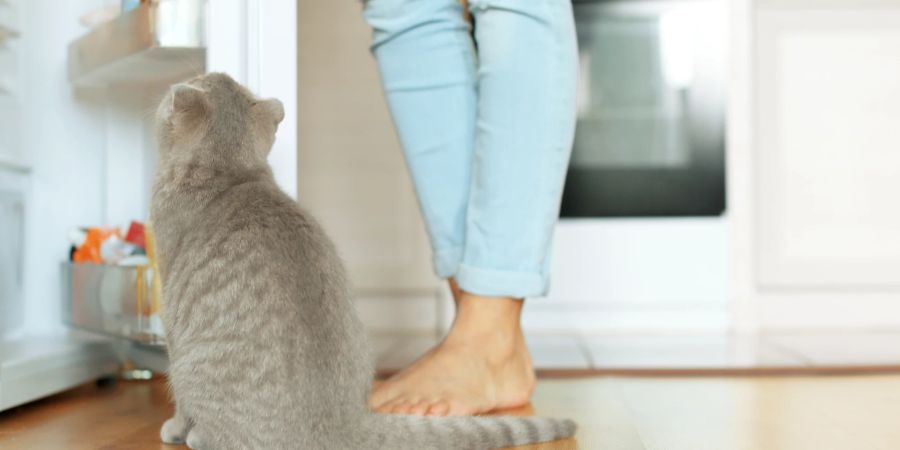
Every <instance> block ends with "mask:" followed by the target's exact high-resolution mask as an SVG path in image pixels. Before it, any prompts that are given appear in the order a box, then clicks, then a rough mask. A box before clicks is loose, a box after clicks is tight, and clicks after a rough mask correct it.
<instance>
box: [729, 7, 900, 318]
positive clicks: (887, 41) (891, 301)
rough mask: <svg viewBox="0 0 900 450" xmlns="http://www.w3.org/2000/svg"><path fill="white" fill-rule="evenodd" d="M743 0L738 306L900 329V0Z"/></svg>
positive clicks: (735, 182)
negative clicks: (899, 195)
mask: <svg viewBox="0 0 900 450" xmlns="http://www.w3.org/2000/svg"><path fill="white" fill-rule="evenodd" d="M735 3H736V4H738V5H739V6H740V5H741V4H743V6H744V7H748V8H747V9H746V11H747V12H749V14H747V15H746V16H745V17H746V22H745V23H744V25H745V29H744V30H745V32H746V33H745V34H744V35H743V36H742V35H740V34H739V35H736V37H735V39H734V42H735V43H736V44H737V47H738V48H737V49H738V54H737V59H736V61H737V64H736V65H735V67H736V69H737V70H736V71H735V74H734V78H733V81H734V82H735V87H734V89H733V90H734V92H733V93H734V94H736V95H735V98H736V99H737V103H736V104H735V105H733V108H732V113H733V114H732V119H733V123H732V125H731V131H732V136H731V144H732V145H731V146H730V147H731V148H730V155H729V157H730V162H729V177H730V178H731V184H730V186H729V188H730V194H729V195H730V199H729V200H730V205H731V207H732V211H733V212H735V214H733V215H732V219H733V220H734V221H735V224H734V226H735V229H736V230H737V233H736V241H735V244H736V249H737V250H738V251H736V252H735V257H736V260H735V266H736V267H737V273H736V280H737V282H738V283H737V284H736V286H735V289H736V295H737V297H738V300H739V303H742V304H743V305H744V307H742V308H738V311H739V312H740V311H743V312H747V311H750V313H749V315H751V316H754V319H753V320H754V321H756V322H757V323H756V325H757V326H760V327H780V328H791V327H825V326H829V327H844V326H848V327H856V326H859V327H863V326H876V325H877V326H885V325H890V326H895V325H900V205H898V203H897V196H898V193H900V1H896V0H893V1H889V0H880V1H876V0H865V1H827V0H818V1H814V0H800V1H798V0H794V1H777V2H776V1H758V2H740V1H739V2H735ZM737 9H738V10H740V7H739V8H737ZM735 17H738V16H735ZM738 20H740V17H738ZM745 39H746V40H745ZM742 49H743V50H744V52H741V51H740V50H742ZM742 57H743V58H745V59H743V60H741V58H742ZM744 63H747V64H744Z"/></svg>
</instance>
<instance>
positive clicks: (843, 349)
mask: <svg viewBox="0 0 900 450" xmlns="http://www.w3.org/2000/svg"><path fill="white" fill-rule="evenodd" d="M763 340H764V341H767V342H770V343H771V344H772V345H773V346H775V347H778V348H780V349H783V350H784V351H787V352H792V353H796V354H798V355H801V356H802V357H804V358H806V359H808V360H809V361H810V362H811V363H812V365H814V366H845V365H846V366H854V365H879V366H882V365H895V364H900V333H883V332H882V333H842V334H777V335H766V336H764V337H763Z"/></svg>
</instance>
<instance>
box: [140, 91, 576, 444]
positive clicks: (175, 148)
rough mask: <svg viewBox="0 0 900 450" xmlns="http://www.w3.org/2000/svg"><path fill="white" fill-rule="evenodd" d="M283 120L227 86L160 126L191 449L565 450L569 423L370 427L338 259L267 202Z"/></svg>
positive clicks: (168, 266)
mask: <svg viewBox="0 0 900 450" xmlns="http://www.w3.org/2000/svg"><path fill="white" fill-rule="evenodd" d="M283 118H284V111H283V109H282V106H281V103H280V102H279V101H278V100H274V99H267V100H264V99H258V98H255V97H254V96H253V95H252V94H251V93H250V92H249V91H248V90H247V89H245V88H244V87H242V86H240V85H239V84H238V83H236V82H235V81H234V80H232V79H231V78H229V77H228V76H227V75H224V74H215V73H214V74H209V75H206V76H202V77H198V78H195V79H194V80H192V81H190V82H189V83H186V84H178V85H175V86H173V87H172V89H171V90H170V91H169V93H168V94H167V95H166V98H165V99H164V100H163V101H162V103H161V104H160V106H159V108H158V111H157V123H158V133H159V144H160V161H159V168H158V170H157V173H156V181H155V184H154V187H153V200H152V207H151V209H152V211H151V217H152V220H153V225H154V227H155V231H156V234H157V242H158V254H159V269H160V274H161V276H162V280H163V298H164V300H165V311H164V322H165V326H166V339H167V343H168V348H169V357H170V367H169V381H170V384H171V392H172V395H173V397H174V400H175V404H176V412H175V416H174V417H172V418H171V419H169V420H168V421H166V423H165V424H164V425H163V427H162V430H161V432H160V434H161V437H162V440H163V441H164V442H167V443H182V442H186V443H187V445H188V446H189V447H191V448H193V449H254V450H259V449H322V450H336V449H410V450H413V449H415V450H421V449H488V448H497V447H506V446H513V445H522V444H527V443H533V442H540V441H547V440H553V439H558V438H564V437H569V436H572V434H573V433H574V431H575V424H574V423H572V422H571V421H569V420H561V419H546V418H517V417H489V418H488V417H416V416H400V415H383V414H376V413H372V412H370V411H368V408H367V406H366V398H367V396H368V394H369V389H370V386H371V381H372V375H373V365H372V362H371V358H370V356H369V354H370V351H369V348H368V343H367V340H366V337H365V332H364V328H363V325H362V324H361V323H360V321H359V319H358V318H357V317H356V314H355V310H354V307H353V304H352V302H351V294H350V289H349V287H348V286H349V283H348V281H347V276H346V274H345V272H344V268H343V267H342V264H341V262H340V260H339V258H338V255H337V253H336V251H335V248H334V245H333V244H332V243H331V241H330V240H329V239H328V237H326V236H325V233H324V232H323V231H322V229H321V228H320V226H319V225H318V224H317V223H316V221H315V220H313V218H312V217H311V216H310V215H309V214H308V213H307V212H306V211H304V210H303V209H301V208H300V207H299V206H298V205H297V203H296V202H295V201H293V200H292V199H291V198H290V197H288V196H287V195H285V194H284V193H283V192H282V191H281V190H279V188H278V187H277V186H276V184H275V181H274V178H273V177H272V172H271V170H270V168H269V166H268V164H267V163H266V156H267V154H268V152H269V150H270V149H271V147H272V143H273V141H274V139H275V130H276V128H277V127H278V123H279V122H280V121H281V120H282V119H283Z"/></svg>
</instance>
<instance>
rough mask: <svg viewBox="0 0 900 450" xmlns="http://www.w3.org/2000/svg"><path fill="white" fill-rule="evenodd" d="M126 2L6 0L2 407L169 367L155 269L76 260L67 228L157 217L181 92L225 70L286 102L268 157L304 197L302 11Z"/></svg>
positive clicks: (1, 67)
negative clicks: (134, 371)
mask: <svg viewBox="0 0 900 450" xmlns="http://www.w3.org/2000/svg"><path fill="white" fill-rule="evenodd" d="M127 3H135V2H119V1H116V0H73V1H65V2H58V1H52V0H0V410H4V409H8V408H11V407H14V406H16V405H19V404H22V403H25V402H28V401H32V400H34V399H37V398H40V397H44V396H47V395H50V394H53V393H55V392H59V391H62V390H64V389H67V388H70V387H73V386H76V385H78V384H81V383H85V382H89V381H91V380H93V379H98V378H103V377H106V376H110V375H113V374H116V373H117V371H118V370H119V369H120V367H121V365H122V364H123V363H124V362H126V361H130V362H133V363H134V365H135V366H137V367H145V368H150V369H154V370H163V369H164V368H165V365H166V359H165V349H164V344H163V342H162V340H161V339H160V338H159V336H158V334H159V329H160V328H159V323H158V319H157V317H156V316H157V315H158V311H156V310H153V311H151V310H150V308H149V307H148V304H147V303H146V302H148V298H146V296H145V294H144V293H145V292H146V289H147V286H145V285H144V284H143V283H144V282H145V281H147V280H150V279H151V277H152V273H145V272H143V271H141V270H137V269H134V268H122V267H115V266H102V265H83V264H78V265H72V264H69V263H67V261H68V259H69V247H70V244H69V241H68V239H67V235H68V234H69V233H70V232H71V231H72V230H73V229H77V228H79V227H85V226H98V225H106V226H120V225H123V224H128V223H129V222H130V221H132V220H137V221H146V220H147V219H148V217H147V216H148V207H149V199H150V189H151V185H152V180H153V172H154V169H155V165H156V144H155V136H154V126H153V112H154V110H155V107H156V105H157V103H158V102H159V100H160V99H161V98H162V97H163V95H164V94H165V92H166V90H167V89H168V87H169V86H170V85H171V84H172V83H176V82H178V81H181V80H184V79H187V78H190V77H193V76H195V75H197V74H200V73H204V72H208V71H224V72H227V73H229V74H231V75H232V76H233V77H234V78H235V79H237V80H239V81H241V82H242V83H244V84H246V85H247V86H248V87H249V88H250V89H251V90H253V91H255V92H256V93H257V94H258V95H261V96H267V97H277V98H279V99H281V100H282V102H283V103H284V104H285V109H286V116H287V118H288V120H285V121H284V123H283V124H282V126H281V127H280V129H279V132H278V136H277V143H276V146H275V148H274V149H273V152H272V156H271V161H270V162H271V163H272V165H273V167H274V170H275V175H276V179H277V180H278V182H279V184H280V185H281V186H282V187H283V188H284V189H285V190H286V191H287V192H288V193H290V194H292V195H296V186H297V183H296V171H297V152H296V102H297V94H296V59H297V51H296V38H297V30H296V24H297V13H296V5H295V3H294V2H293V1H290V0H274V1H273V0H267V1H262V0H216V1H215V2H212V1H205V0H150V1H147V0H144V1H141V2H139V4H137V5H136V7H135V6H127V5H126V4H127ZM130 8H134V9H130ZM89 266H90V267H89ZM142 302H143V303H144V304H141V303H142Z"/></svg>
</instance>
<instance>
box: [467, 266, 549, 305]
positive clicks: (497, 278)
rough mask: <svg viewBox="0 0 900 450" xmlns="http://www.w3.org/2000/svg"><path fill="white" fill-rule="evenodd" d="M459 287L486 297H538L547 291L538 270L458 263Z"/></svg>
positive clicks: (543, 279) (545, 283)
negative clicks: (517, 270)
mask: <svg viewBox="0 0 900 450" xmlns="http://www.w3.org/2000/svg"><path fill="white" fill-rule="evenodd" d="M456 283H457V284H459V287H460V289H462V290H464V291H466V292H470V293H472V294H475V295H483V296H487V297H514V298H525V297H538V296H542V295H545V294H546V293H547V285H548V283H547V277H546V276H545V275H544V274H542V273H539V272H514V271H507V270H493V269H482V268H478V267H472V266H468V265H465V264H460V266H459V270H458V271H457V273H456Z"/></svg>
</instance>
